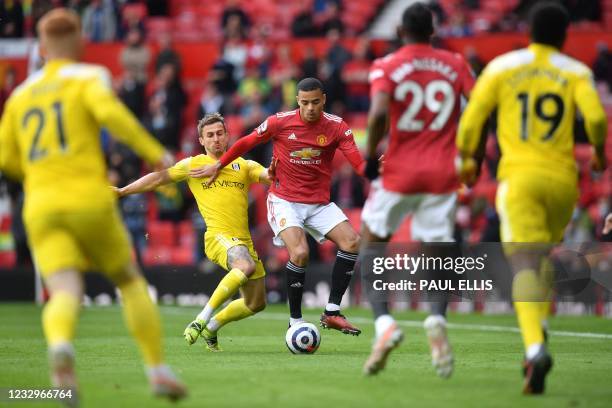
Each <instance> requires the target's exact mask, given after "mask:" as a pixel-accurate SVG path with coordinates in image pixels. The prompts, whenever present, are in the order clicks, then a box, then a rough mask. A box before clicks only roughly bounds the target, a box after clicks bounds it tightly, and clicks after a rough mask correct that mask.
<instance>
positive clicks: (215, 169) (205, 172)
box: [189, 162, 221, 187]
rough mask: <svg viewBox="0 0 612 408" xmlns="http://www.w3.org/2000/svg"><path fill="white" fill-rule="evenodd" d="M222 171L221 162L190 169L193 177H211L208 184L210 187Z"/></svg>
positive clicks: (190, 174)
mask: <svg viewBox="0 0 612 408" xmlns="http://www.w3.org/2000/svg"><path fill="white" fill-rule="evenodd" d="M220 172H221V163H220V162H216V163H215V164H208V165H206V166H201V167H196V168H193V169H191V170H189V176H190V177H193V178H203V177H209V179H208V181H207V182H206V186H207V187H209V186H210V185H211V184H212V183H213V182H214V181H215V180H216V179H217V177H219V173H220Z"/></svg>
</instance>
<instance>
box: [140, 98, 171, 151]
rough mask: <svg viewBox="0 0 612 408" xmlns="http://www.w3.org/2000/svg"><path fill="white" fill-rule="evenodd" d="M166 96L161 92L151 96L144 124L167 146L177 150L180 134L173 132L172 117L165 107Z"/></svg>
mask: <svg viewBox="0 0 612 408" xmlns="http://www.w3.org/2000/svg"><path fill="white" fill-rule="evenodd" d="M164 102H165V101H164V97H163V95H161V94H158V95H153V96H152V97H151V98H149V105H148V111H147V114H146V115H145V120H144V126H145V127H146V128H147V130H148V131H149V132H151V133H152V134H153V136H155V138H156V139H157V140H159V142H160V143H161V144H163V145H164V146H165V147H167V148H172V150H176V147H177V146H178V144H179V137H178V134H173V133H172V130H171V129H172V127H171V124H170V118H169V117H168V112H167V111H166V110H165V107H164Z"/></svg>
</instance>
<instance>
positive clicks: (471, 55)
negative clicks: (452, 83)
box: [463, 45, 485, 76]
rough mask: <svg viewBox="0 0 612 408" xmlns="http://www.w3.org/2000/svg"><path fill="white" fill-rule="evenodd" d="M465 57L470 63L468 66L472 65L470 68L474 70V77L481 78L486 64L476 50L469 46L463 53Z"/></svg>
mask: <svg viewBox="0 0 612 408" xmlns="http://www.w3.org/2000/svg"><path fill="white" fill-rule="evenodd" d="M463 56H464V57H465V60H466V61H467V62H468V64H470V68H472V71H473V72H474V75H476V76H479V75H480V73H481V72H482V70H483V69H484V66H485V65H484V62H483V61H482V60H481V59H480V57H479V56H478V53H477V52H476V48H475V47H473V46H471V45H468V46H467V47H465V50H464V51H463Z"/></svg>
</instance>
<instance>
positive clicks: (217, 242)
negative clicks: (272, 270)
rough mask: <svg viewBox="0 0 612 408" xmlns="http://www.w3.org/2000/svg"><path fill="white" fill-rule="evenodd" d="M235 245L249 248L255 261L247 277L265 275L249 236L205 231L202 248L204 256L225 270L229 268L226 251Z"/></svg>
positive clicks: (255, 277) (256, 277)
mask: <svg viewBox="0 0 612 408" xmlns="http://www.w3.org/2000/svg"><path fill="white" fill-rule="evenodd" d="M236 245H244V246H245V247H247V248H248V249H249V254H250V255H251V257H252V258H253V260H254V261H255V272H254V273H253V275H251V276H250V277H249V279H251V280H253V279H259V278H263V277H264V276H266V271H265V269H264V266H263V263H262V262H261V259H259V255H257V252H256V251H255V248H254V247H253V241H252V240H251V238H246V239H245V238H236V237H232V236H230V235H228V234H224V233H220V232H214V231H207V232H206V235H205V237H204V249H205V252H206V256H207V257H208V259H210V260H211V261H212V262H214V263H216V264H217V265H219V266H220V267H222V268H223V269H225V270H229V269H230V268H229V265H228V264H227V251H228V250H229V249H230V248H232V247H235V246H236Z"/></svg>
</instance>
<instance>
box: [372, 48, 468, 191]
mask: <svg viewBox="0 0 612 408" xmlns="http://www.w3.org/2000/svg"><path fill="white" fill-rule="evenodd" d="M370 85H371V88H370V95H371V96H372V97H373V96H374V94H376V93H377V92H381V91H382V92H385V93H387V94H389V95H390V97H391V102H390V107H389V115H390V128H389V134H390V137H389V145H388V147H387V151H386V152H385V163H384V169H383V170H384V171H383V186H384V187H385V189H387V190H390V191H396V192H399V193H404V194H414V193H434V194H443V193H449V192H451V191H454V190H455V189H456V188H457V187H458V186H459V181H458V179H457V175H456V173H455V166H454V158H455V155H456V147H455V136H456V133H457V126H458V123H459V116H460V114H461V99H462V95H463V96H465V97H467V96H468V95H469V93H470V91H471V89H472V87H473V86H474V76H473V74H472V72H471V69H470V68H469V66H468V65H467V62H466V61H465V59H463V57H462V56H461V55H459V54H456V53H452V52H449V51H444V50H439V49H435V48H433V47H431V46H429V45H425V44H417V45H415V44H411V45H406V46H404V47H402V48H400V49H399V50H397V51H396V52H394V53H392V54H389V55H387V56H386V57H384V58H380V59H377V60H376V61H374V63H373V65H372V68H371V70H370Z"/></svg>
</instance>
